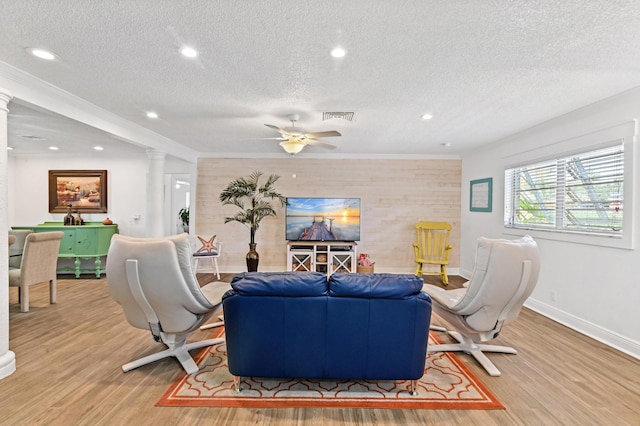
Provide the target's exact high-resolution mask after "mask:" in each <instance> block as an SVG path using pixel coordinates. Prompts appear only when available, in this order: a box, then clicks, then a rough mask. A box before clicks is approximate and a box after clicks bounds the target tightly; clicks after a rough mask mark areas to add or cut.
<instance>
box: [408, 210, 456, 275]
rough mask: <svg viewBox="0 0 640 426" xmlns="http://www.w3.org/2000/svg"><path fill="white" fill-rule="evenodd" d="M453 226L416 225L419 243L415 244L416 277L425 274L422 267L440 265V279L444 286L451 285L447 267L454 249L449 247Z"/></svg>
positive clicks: (425, 223)
mask: <svg viewBox="0 0 640 426" xmlns="http://www.w3.org/2000/svg"><path fill="white" fill-rule="evenodd" d="M450 233H451V224H449V223H447V222H418V223H416V238H417V242H415V243H413V249H414V251H415V255H416V263H417V264H418V266H417V268H416V275H417V276H419V277H421V276H422V274H423V271H422V265H424V264H427V265H440V278H441V279H442V283H443V284H444V285H447V284H449V277H448V276H447V265H448V264H449V252H450V251H451V249H452V248H453V247H451V245H449V234H450Z"/></svg>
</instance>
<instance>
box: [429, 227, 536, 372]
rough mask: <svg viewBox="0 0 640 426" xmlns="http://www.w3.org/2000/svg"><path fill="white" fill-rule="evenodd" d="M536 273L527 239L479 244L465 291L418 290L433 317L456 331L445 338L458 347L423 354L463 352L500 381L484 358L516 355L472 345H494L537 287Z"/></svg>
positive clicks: (508, 350)
mask: <svg viewBox="0 0 640 426" xmlns="http://www.w3.org/2000/svg"><path fill="white" fill-rule="evenodd" d="M539 270H540V256H539V252H538V246H537V244H536V242H535V241H534V240H533V238H531V237H530V236H528V235H527V236H525V237H523V238H521V239H518V240H501V239H488V238H479V239H478V246H477V251H476V263H475V267H474V271H473V275H472V277H471V280H470V281H469V282H468V283H467V284H468V285H467V286H466V287H464V288H459V289H454V290H444V289H442V288H440V287H437V286H433V285H430V284H425V285H424V287H423V290H424V291H425V292H427V293H428V294H429V295H430V296H431V298H432V300H433V312H435V313H436V314H437V315H439V316H440V317H441V318H443V319H444V320H446V321H447V322H448V323H450V324H451V325H453V326H454V327H455V328H456V330H455V331H454V330H447V333H448V334H449V335H451V336H452V337H453V338H454V339H456V340H457V341H458V343H457V344H442V345H429V347H428V349H427V350H428V352H442V351H464V352H466V353H468V354H470V355H472V356H473V357H474V358H475V359H476V360H477V361H478V362H479V363H480V364H481V365H482V367H484V369H485V370H486V371H487V372H488V373H489V374H490V375H491V376H499V375H500V371H499V370H498V369H497V368H496V366H495V365H494V364H493V363H492V362H491V361H490V360H489V358H488V357H487V356H486V355H485V354H484V353H483V352H500V353H508V354H515V353H517V352H516V350H515V349H513V348H511V347H506V346H495V345H488V344H481V343H476V342H475V341H480V342H487V341H490V340H493V339H495V338H496V337H498V334H500V331H501V330H502V327H503V326H504V325H505V324H506V323H508V322H510V321H513V320H515V319H516V318H517V317H518V314H519V313H520V309H521V308H522V305H523V303H524V301H525V300H526V299H527V298H528V297H529V295H530V294H531V292H532V291H533V289H534V287H535V285H536V283H537V281H538V272H539ZM434 328H435V329H438V328H437V327H434Z"/></svg>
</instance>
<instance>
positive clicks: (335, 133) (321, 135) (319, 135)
mask: <svg viewBox="0 0 640 426" xmlns="http://www.w3.org/2000/svg"><path fill="white" fill-rule="evenodd" d="M304 135H305V136H306V137H308V138H312V139H317V138H328V137H330V136H342V135H341V134H340V132H338V131H336V130H329V131H326V132H315V133H305V134H304Z"/></svg>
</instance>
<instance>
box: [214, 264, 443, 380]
mask: <svg viewBox="0 0 640 426" xmlns="http://www.w3.org/2000/svg"><path fill="white" fill-rule="evenodd" d="M422 285H423V280H422V279H421V278H419V277H416V276H414V275H405V274H402V275H398V274H333V275H331V277H330V278H329V279H328V280H327V277H326V275H324V274H321V273H316V272H281V273H260V272H250V273H242V274H239V275H237V276H236V277H234V279H233V280H232V282H231V287H232V290H229V291H228V292H227V293H226V294H225V296H224V297H223V310H224V323H225V332H226V343H227V355H228V362H229V371H230V372H231V374H232V375H234V376H236V386H237V387H238V389H239V380H240V379H241V377H243V376H244V377H278V378H327V379H353V380H355V379H369V380H412V381H413V380H417V379H419V378H420V377H422V376H423V374H424V367H425V359H426V351H427V339H428V334H429V324H430V321H431V298H430V297H429V296H428V295H427V294H426V293H424V292H422ZM413 384H414V383H413V382H412V389H411V390H412V391H413Z"/></svg>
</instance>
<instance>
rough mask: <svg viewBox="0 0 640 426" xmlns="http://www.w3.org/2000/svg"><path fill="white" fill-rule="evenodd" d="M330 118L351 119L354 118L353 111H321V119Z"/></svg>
mask: <svg viewBox="0 0 640 426" xmlns="http://www.w3.org/2000/svg"><path fill="white" fill-rule="evenodd" d="M332 118H342V119H343V120H347V121H353V120H355V118H356V113H355V112H323V113H322V120H323V121H324V120H331V119H332Z"/></svg>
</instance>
